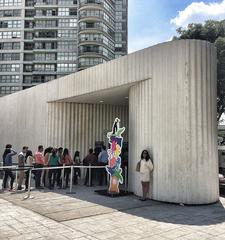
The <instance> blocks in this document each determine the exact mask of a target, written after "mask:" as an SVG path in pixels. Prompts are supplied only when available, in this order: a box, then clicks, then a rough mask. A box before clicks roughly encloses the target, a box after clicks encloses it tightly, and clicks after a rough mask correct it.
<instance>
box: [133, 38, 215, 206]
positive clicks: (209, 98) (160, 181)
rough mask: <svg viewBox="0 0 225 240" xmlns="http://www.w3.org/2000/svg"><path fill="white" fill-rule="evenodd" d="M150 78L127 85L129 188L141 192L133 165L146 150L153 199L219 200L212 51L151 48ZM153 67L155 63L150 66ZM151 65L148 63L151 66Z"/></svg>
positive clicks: (203, 45) (198, 47)
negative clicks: (151, 168) (150, 159)
mask: <svg viewBox="0 0 225 240" xmlns="http://www.w3.org/2000/svg"><path fill="white" fill-rule="evenodd" d="M152 50H153V51H152V54H151V55H152V59H154V62H155V64H154V65H153V74H152V79H149V80H146V81H143V82H141V83H139V84H137V85H135V86H133V87H131V89H130V95H129V101H130V104H129V113H130V114H129V120H130V124H129V126H130V129H131V130H132V131H130V136H129V137H130V141H129V142H130V152H129V156H130V158H131V159H130V163H131V164H130V169H129V173H130V174H133V177H132V178H131V180H130V181H129V184H130V185H129V186H130V189H134V190H135V193H136V194H138V195H140V194H141V184H140V181H138V179H139V176H138V173H136V172H135V167H136V163H137V162H138V160H139V159H140V154H141V151H142V150H143V149H145V148H147V149H149V150H150V152H151V155H152V156H153V161H154V166H155V169H154V172H153V176H152V179H153V181H152V183H153V184H152V186H151V196H152V198H153V199H156V200H161V201H167V202H177V203H188V204H203V203H211V202H215V201H217V200H218V160H217V137H216V128H217V125H216V75H215V69H216V55H215V50H214V48H213V47H212V46H211V45H210V44H208V43H206V42H204V43H200V44H199V42H195V44H190V43H189V42H186V43H185V44H184V45H183V46H182V47H179V46H178V48H177V46H175V45H174V46H172V47H171V48H168V49H167V50H166V51H164V52H161V54H158V53H157V51H160V50H161V49H160V47H158V49H157V48H154V49H152ZM157 65H158V68H157V67H156V66H157ZM154 66H155V67H154ZM150 67H151V66H150Z"/></svg>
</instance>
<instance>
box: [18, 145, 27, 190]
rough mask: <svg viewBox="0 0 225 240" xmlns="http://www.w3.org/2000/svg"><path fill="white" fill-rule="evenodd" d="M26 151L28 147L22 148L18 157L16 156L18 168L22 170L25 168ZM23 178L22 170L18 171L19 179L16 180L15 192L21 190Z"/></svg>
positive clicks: (23, 172)
mask: <svg viewBox="0 0 225 240" xmlns="http://www.w3.org/2000/svg"><path fill="white" fill-rule="evenodd" d="M27 150H28V147H27V146H24V147H23V148H22V152H20V153H19V155H18V167H19V168H24V166H25V160H26V153H27ZM24 176H25V171H24V169H23V170H19V178H18V188H17V190H22V184H23V179H24Z"/></svg>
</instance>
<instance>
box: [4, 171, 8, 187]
mask: <svg viewBox="0 0 225 240" xmlns="http://www.w3.org/2000/svg"><path fill="white" fill-rule="evenodd" d="M8 176H9V170H5V175H4V179H3V187H4V188H6V183H7V180H8Z"/></svg>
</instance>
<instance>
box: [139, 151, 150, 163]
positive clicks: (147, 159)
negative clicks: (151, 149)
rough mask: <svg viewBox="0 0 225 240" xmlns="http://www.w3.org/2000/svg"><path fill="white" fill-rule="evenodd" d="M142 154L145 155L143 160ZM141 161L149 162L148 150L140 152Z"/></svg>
mask: <svg viewBox="0 0 225 240" xmlns="http://www.w3.org/2000/svg"><path fill="white" fill-rule="evenodd" d="M144 153H147V154H146V157H145V158H144ZM141 159H145V160H146V161H149V160H150V156H149V153H148V150H143V151H142V153H141Z"/></svg>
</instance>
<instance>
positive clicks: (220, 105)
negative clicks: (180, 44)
mask: <svg viewBox="0 0 225 240" xmlns="http://www.w3.org/2000/svg"><path fill="white" fill-rule="evenodd" d="M177 33H178V37H174V38H173V39H174V40H175V39H200V40H206V41H209V42H211V43H214V44H215V46H216V47H217V121H218V122H219V120H220V118H221V115H222V114H223V113H225V20H222V21H214V20H208V21H206V22H205V23H204V24H199V23H198V24H195V23H191V24H189V25H188V27H187V28H178V29H177Z"/></svg>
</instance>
